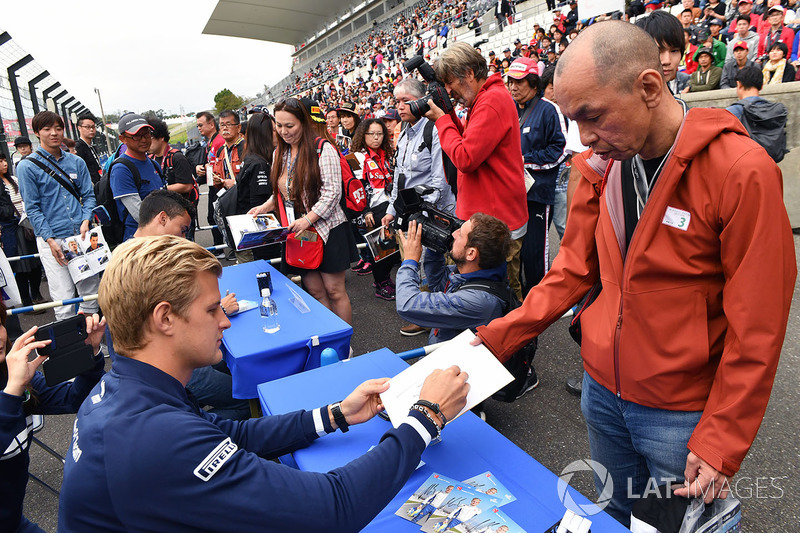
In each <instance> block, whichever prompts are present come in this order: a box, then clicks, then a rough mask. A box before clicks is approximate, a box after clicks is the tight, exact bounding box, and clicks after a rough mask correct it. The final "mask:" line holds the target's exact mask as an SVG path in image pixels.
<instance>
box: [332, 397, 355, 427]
mask: <svg viewBox="0 0 800 533" xmlns="http://www.w3.org/2000/svg"><path fill="white" fill-rule="evenodd" d="M331 414H332V415H333V421H334V422H336V425H337V426H339V429H341V430H342V433H347V432H348V431H350V426H349V424H348V423H347V420H346V419H345V417H344V414H342V402H336V403H334V404H332V405H331Z"/></svg>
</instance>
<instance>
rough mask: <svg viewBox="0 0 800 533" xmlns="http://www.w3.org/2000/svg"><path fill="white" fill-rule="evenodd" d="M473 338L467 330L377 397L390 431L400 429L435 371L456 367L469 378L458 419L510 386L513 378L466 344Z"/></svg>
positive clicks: (485, 354) (485, 351)
mask: <svg viewBox="0 0 800 533" xmlns="http://www.w3.org/2000/svg"><path fill="white" fill-rule="evenodd" d="M474 337H475V335H474V334H473V333H472V332H471V331H469V330H466V331H464V332H462V333H461V334H459V335H458V336H457V337H455V338H454V339H452V340H451V341H449V342H447V343H446V345H445V346H442V347H441V348H439V349H437V350H436V351H434V352H433V353H431V354H430V355H427V356H426V357H424V358H423V359H422V360H420V361H419V362H417V363H415V364H414V365H412V366H410V367H409V368H407V369H406V370H403V371H402V372H400V373H399V374H397V375H396V376H395V377H393V378H392V379H391V381H390V382H389V390H387V391H386V392H384V393H383V394H381V401H382V402H383V405H384V407H385V408H386V412H387V413H388V414H389V418H390V419H391V421H392V425H393V426H394V427H398V426H400V424H401V423H402V422H403V420H404V419H405V418H406V416H408V410H409V409H411V406H412V405H413V404H414V402H416V401H417V400H418V399H419V391H420V390H421V389H422V383H423V382H424V381H425V378H427V377H428V376H429V375H430V373H431V372H433V371H434V370H436V369H437V368H438V369H441V370H444V369H447V368H450V367H451V366H453V365H456V366H458V367H459V368H460V369H461V371H462V372H466V373H467V374H468V375H469V378H468V379H467V383H469V385H470V389H469V393H468V394H467V405H466V406H465V407H464V409H462V410H461V412H460V413H458V416H461V415H462V414H463V413H465V412H466V411H467V410H468V409H471V408H473V407H475V406H476V405H478V404H479V403H481V402H482V401H483V400H485V399H486V398H488V397H489V396H491V395H492V394H494V393H495V392H497V391H498V390H500V389H501V388H503V387H504V386H506V385H508V384H509V383H511V381H512V380H513V379H514V378H513V376H512V375H511V374H510V373H509V371H508V370H506V369H505V367H504V366H503V365H502V363H500V361H498V360H497V358H496V357H495V356H494V355H492V353H491V352H490V351H489V350H488V349H487V348H486V346H484V345H483V344H481V345H480V346H471V345H470V344H469V342H470V341H471V340H472V339H473V338H474ZM458 416H457V417H458ZM457 417H455V418H457Z"/></svg>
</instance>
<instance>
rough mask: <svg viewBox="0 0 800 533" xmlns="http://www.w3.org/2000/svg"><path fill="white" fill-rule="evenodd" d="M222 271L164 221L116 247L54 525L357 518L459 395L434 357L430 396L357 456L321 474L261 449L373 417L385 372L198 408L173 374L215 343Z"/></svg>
mask: <svg viewBox="0 0 800 533" xmlns="http://www.w3.org/2000/svg"><path fill="white" fill-rule="evenodd" d="M153 272H158V273H159V274H158V275H159V279H158V283H150V281H151V280H152V276H153ZM221 273H222V267H221V265H220V264H219V261H217V259H215V258H214V256H213V255H212V254H211V253H210V252H209V251H207V250H205V249H203V248H202V247H200V246H199V245H197V244H195V243H193V242H190V241H188V240H186V239H183V238H181V237H176V236H173V235H164V236H160V237H147V238H135V239H131V240H129V241H127V242H125V243H124V244H122V245H121V246H119V247H118V248H117V249H116V250H115V251H114V257H113V259H112V260H111V262H110V263H109V266H108V268H107V269H106V271H105V274H104V275H103V280H102V282H101V285H100V292H99V300H100V305H101V307H102V309H103V311H104V312H105V314H106V318H107V320H108V324H109V327H110V329H111V334H112V336H113V337H114V347H115V350H116V352H117V354H118V357H117V358H116V360H115V361H114V365H113V369H112V370H111V372H110V373H108V374H106V375H105V377H104V378H103V380H102V381H101V382H100V383H99V384H98V385H97V386H96V387H95V388H94V390H93V391H92V393H91V395H90V396H89V398H88V399H87V400H86V401H85V402H84V403H83V405H82V406H81V408H80V410H79V411H78V416H77V418H76V421H75V425H74V428H73V434H72V443H71V446H70V451H69V453H68V454H67V462H66V465H65V467H64V482H63V484H62V490H61V501H60V508H59V519H58V530H59V531H64V532H71V531H81V532H82V531H106V532H108V531H201V530H202V531H281V532H283V531H304V532H311V531H325V532H339V531H359V530H360V529H361V528H363V527H364V526H365V525H366V524H367V523H368V522H369V521H370V520H371V519H372V518H373V517H375V516H376V515H377V514H378V513H379V512H380V511H381V510H382V509H383V508H384V507H385V506H386V504H387V503H388V502H389V501H390V500H391V499H392V498H393V497H394V495H395V494H396V493H397V492H398V491H399V490H400V488H402V486H403V485H404V484H405V482H406V481H407V480H408V478H409V476H410V475H411V474H412V473H413V472H414V469H415V468H416V466H417V465H418V464H419V460H420V456H421V455H422V452H423V451H424V450H425V447H426V446H427V445H428V444H429V443H430V441H431V439H432V438H433V437H434V436H435V435H437V433H438V431H439V429H441V426H443V424H442V418H441V417H440V416H439V413H441V415H443V416H444V417H445V418H447V419H452V418H454V417H455V415H456V414H457V413H458V412H459V411H460V410H461V409H462V408H463V407H464V405H465V404H466V394H467V392H468V390H469V385H468V384H467V383H466V379H467V377H468V376H467V375H466V374H464V373H462V372H461V371H460V369H458V367H455V366H453V367H450V368H449V369H447V370H444V371H439V370H436V371H434V372H433V373H432V374H431V375H430V376H429V377H428V378H427V379H426V380H425V382H424V383H423V385H422V390H421V391H420V398H421V399H425V400H428V401H429V402H434V403H437V404H438V405H439V407H438V410H437V408H435V406H434V408H433V409H429V408H427V407H425V406H422V405H420V404H416V405H415V407H414V408H412V409H411V410H410V411H409V415H408V417H407V418H406V419H405V422H404V423H402V424H400V426H399V427H398V428H397V429H390V430H389V431H387V432H386V433H385V434H384V436H383V438H382V439H381V441H380V443H379V444H378V445H377V446H375V447H374V448H373V449H371V450H370V451H368V452H367V453H366V454H364V455H363V456H362V457H360V458H359V459H357V460H355V461H352V462H351V463H349V464H347V465H345V466H343V467H341V468H337V469H335V470H333V471H331V472H329V473H324V474H323V473H315V472H301V471H298V470H295V469H292V468H290V467H288V466H285V465H280V464H277V463H274V462H272V461H270V460H269V459H270V458H273V457H278V456H281V455H284V454H286V453H290V452H292V451H293V450H296V449H298V448H302V447H305V446H308V445H310V444H311V443H312V442H313V441H314V440H316V439H317V438H319V437H321V436H323V435H325V434H327V433H331V432H333V431H335V430H336V429H337V428H338V429H341V430H342V431H347V429H348V426H349V425H353V424H359V423H362V422H365V421H367V420H369V419H370V418H372V417H373V416H374V415H375V414H377V413H378V412H379V411H380V410H382V405H381V403H380V398H379V396H378V394H379V393H381V392H383V391H385V390H386V389H387V388H388V386H389V385H388V379H386V378H382V379H374V380H369V381H367V382H365V383H363V384H361V385H360V386H359V387H357V388H356V390H355V391H353V393H351V394H350V395H349V396H348V397H347V398H345V399H344V400H342V401H341V402H337V403H335V404H332V405H329V406H324V407H321V408H318V409H314V410H313V411H297V412H294V413H289V414H286V415H280V416H267V417H262V418H258V419H251V420H247V421H232V420H224V419H221V418H219V417H217V416H216V415H213V414H210V413H207V412H205V411H203V410H202V409H199V408H198V407H196V406H195V405H194V404H193V403H192V402H191V401H190V400H189V398H188V397H187V393H186V389H185V388H184V387H185V386H186V383H187V382H188V381H189V378H190V377H191V375H192V371H193V370H194V369H195V368H198V367H201V366H208V365H211V364H214V363H217V362H219V361H220V359H221V357H222V354H221V352H220V350H219V346H220V344H221V341H222V333H223V331H224V330H226V329H227V328H228V327H230V321H228V319H227V317H226V316H225V313H224V312H223V311H222V308H221V307H220V295H219V287H218V280H217V278H218V277H219V276H220V275H221ZM417 407H419V408H420V409H421V410H419V409H417ZM437 428H438V429H437Z"/></svg>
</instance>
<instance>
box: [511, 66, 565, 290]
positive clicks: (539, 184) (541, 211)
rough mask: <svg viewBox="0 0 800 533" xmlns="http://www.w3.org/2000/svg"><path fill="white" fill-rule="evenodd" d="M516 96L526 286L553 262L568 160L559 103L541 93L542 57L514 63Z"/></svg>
mask: <svg viewBox="0 0 800 533" xmlns="http://www.w3.org/2000/svg"><path fill="white" fill-rule="evenodd" d="M508 84H509V88H510V90H511V97H512V98H513V99H514V101H515V102H516V103H517V112H518V113H519V129H520V136H521V139H520V140H521V145H522V159H523V161H524V165H525V186H526V187H527V188H528V231H527V232H526V233H525V238H524V240H523V241H522V252H521V255H520V258H521V260H522V273H523V275H524V279H523V280H522V282H523V283H522V292H523V294H528V291H529V290H530V289H531V287H533V286H535V285H536V284H537V283H539V282H540V281H541V280H542V278H543V277H544V275H545V274H546V273H547V269H548V267H549V264H550V257H549V250H550V245H549V242H548V239H547V235H548V231H547V229H548V228H549V227H550V219H551V218H552V217H553V204H554V203H555V197H556V180H557V179H558V167H559V164H560V163H561V161H563V160H564V158H565V157H566V156H565V153H564V146H566V144H567V139H566V137H565V136H564V131H566V127H565V126H564V123H563V119H562V118H560V116H559V114H558V111H557V110H556V106H555V104H553V103H552V102H550V101H549V100H547V99H545V98H542V97H540V96H539V74H538V66H537V63H536V61H534V60H533V59H530V58H527V57H520V58H519V59H516V60H515V61H514V62H513V63H512V64H511V66H510V67H509V69H508Z"/></svg>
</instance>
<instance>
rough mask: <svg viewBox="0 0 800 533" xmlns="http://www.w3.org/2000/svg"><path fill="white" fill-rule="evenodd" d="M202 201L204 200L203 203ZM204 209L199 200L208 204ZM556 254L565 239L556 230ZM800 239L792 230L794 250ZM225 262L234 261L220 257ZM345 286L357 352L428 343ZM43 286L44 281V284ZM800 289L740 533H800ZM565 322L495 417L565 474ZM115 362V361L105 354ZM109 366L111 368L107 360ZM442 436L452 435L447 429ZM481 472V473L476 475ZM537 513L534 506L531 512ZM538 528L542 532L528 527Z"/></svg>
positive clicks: (750, 469) (573, 425)
mask: <svg viewBox="0 0 800 533" xmlns="http://www.w3.org/2000/svg"><path fill="white" fill-rule="evenodd" d="M201 203H202V204H204V203H205V199H203V200H202V202H201ZM203 207H204V205H203V206H201V210H202V208H203ZM210 239H211V235H210V232H208V231H201V232H199V233H198V239H197V240H198V242H199V243H200V244H202V245H204V246H210V245H211V241H210ZM551 241H552V242H553V243H554V244H553V246H552V252H553V254H554V253H556V252H557V249H558V246H557V244H555V243H557V241H558V236H557V234H556V233H555V231H554V230H553V231H551ZM798 245H800V238H799V237H797V236H795V247H797V246H798ZM223 264H225V265H228V264H230V263H227V262H223ZM347 288H348V293H349V294H350V298H351V300H352V303H353V323H354V334H353V349H354V352H355V354H356V355H360V354H364V353H367V352H370V351H372V350H376V349H378V348H382V347H384V346H385V347H388V348H390V349H391V350H393V351H394V352H396V353H399V352H402V351H404V350H409V349H412V348H418V347H420V346H422V345H424V344H425V342H426V339H425V338H424V337H423V336H417V337H403V336H401V335H400V334H399V331H398V330H399V328H400V327H401V326H402V325H403V321H402V320H401V319H400V318H399V317H398V316H397V313H396V312H395V310H394V303H393V302H386V301H383V300H379V299H377V298H375V297H374V296H373V293H374V290H373V289H372V277H371V276H356V275H355V274H353V273H352V272H348V274H347ZM43 290H46V285H43ZM797 294H798V291H797V288H795V296H794V298H793V305H792V312H791V316H790V318H789V327H788V332H787V334H786V341H785V343H784V346H783V353H782V356H781V362H780V366H779V368H778V374H777V378H776V381H775V386H774V388H773V391H772V397H771V400H770V403H769V407H768V409H767V413H766V415H765V417H764V421H763V423H762V426H761V430H760V431H759V434H758V437H757V438H756V440H755V443H754V444H753V447H752V449H751V450H750V453H749V455H748V456H747V458H746V459H745V461H744V463H743V465H742V469H741V470H740V472H739V474H737V476H736V477H735V478H734V480H733V482H732V483H733V485H734V487H735V489H737V492H738V495H739V497H740V499H741V500H742V508H743V515H744V522H743V525H744V527H743V531H748V532H759V533H783V532H790V531H798V530H800V495H798V492H797V490H796V489H797V486H798V482H799V481H800V468H799V467H800V447H799V446H798V442H799V439H798V435H800V416H799V415H798V409H797V406H798V405H799V404H800V393H799V392H798V391H800V388H798V386H797V384H798V382H800V371H799V367H800V354H799V353H798V352H799V351H800V350H798V347H800V311H799V309H800V302H798V296H797ZM53 318H54V316H53V313H52V312H48V313H47V314H45V315H39V316H32V317H23V319H22V325H23V329H24V328H28V327H31V326H33V325H35V324H44V323H46V322H49V321H51V320H53ZM567 326H568V321H567V319H561V320H559V321H558V322H556V323H555V324H554V325H553V326H551V327H550V328H549V329H548V330H547V331H546V332H545V333H544V334H543V335H542V336H541V337H540V342H539V350H538V352H537V355H536V360H535V366H536V370H537V373H538V375H539V380H540V385H539V387H538V388H536V389H534V390H533V391H531V392H529V393H528V394H527V395H525V396H524V397H523V398H522V399H520V400H519V401H517V402H515V403H513V404H501V403H498V402H494V401H489V402H487V404H486V412H487V415H488V423H489V424H491V425H492V426H493V427H494V428H495V429H497V430H498V431H500V432H501V433H502V434H503V435H505V436H506V437H507V438H508V439H510V440H511V441H513V442H514V443H515V444H516V445H517V446H519V447H520V448H522V449H523V450H525V451H526V452H527V453H529V454H530V455H531V456H532V457H534V458H535V459H536V460H538V461H539V462H541V463H542V464H543V465H544V466H546V467H547V468H549V469H550V470H551V471H553V472H556V473H559V472H561V471H562V470H563V469H564V468H565V467H566V466H567V465H568V464H570V463H571V462H573V461H575V460H577V459H583V458H588V457H589V445H588V440H587V434H586V426H585V424H584V421H583V416H582V415H581V411H580V405H579V401H578V399H577V398H575V397H573V396H571V395H570V394H568V393H567V392H566V390H565V389H564V383H565V380H566V379H567V378H569V377H575V376H579V375H580V374H581V372H582V367H581V363H580V355H579V351H578V346H577V345H576V344H575V343H574V342H573V341H572V339H571V338H570V336H569V333H568V332H567ZM107 361H108V360H107ZM106 366H107V369H108V367H109V366H110V364H109V363H107V365H106ZM73 420H74V416H72V415H58V416H48V417H46V424H45V428H44V429H43V430H42V431H41V432H40V433H39V434H38V436H39V438H40V439H42V440H43V441H44V442H46V443H47V444H49V445H50V446H52V447H53V448H55V449H56V450H58V451H59V452H60V453H62V454H63V453H65V452H66V450H67V447H68V445H69V439H70V436H71V434H72V423H73ZM444 438H447V435H446V433H445V435H444ZM31 472H33V473H34V474H35V475H37V476H39V477H40V478H42V479H44V480H45V481H47V482H48V483H50V484H51V485H53V486H55V487H56V488H58V487H59V486H60V484H61V474H62V469H61V466H60V464H59V463H58V462H57V461H56V460H55V459H53V458H52V457H51V456H49V455H47V454H45V453H44V452H43V451H42V450H41V449H39V448H38V447H36V446H34V447H33V449H32V450H31ZM476 473H478V472H476ZM572 485H573V486H574V487H575V488H577V489H578V490H579V491H581V492H582V493H584V494H586V495H588V496H589V498H590V499H594V497H595V492H594V485H593V481H592V480H591V478H590V475H589V474H588V473H587V472H579V473H577V474H575V476H574V477H573V478H572ZM532 511H533V510H532ZM25 514H26V516H28V517H29V518H30V519H31V520H33V521H34V522H36V523H38V524H39V525H40V526H41V527H42V528H43V529H45V530H46V531H48V532H49V531H55V529H56V524H57V514H58V502H57V499H56V498H55V497H54V496H52V495H51V494H50V493H49V492H47V491H45V490H44V489H42V488H41V487H39V486H38V485H36V484H33V483H29V484H28V491H27V495H26V498H25ZM531 533H535V532H531Z"/></svg>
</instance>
